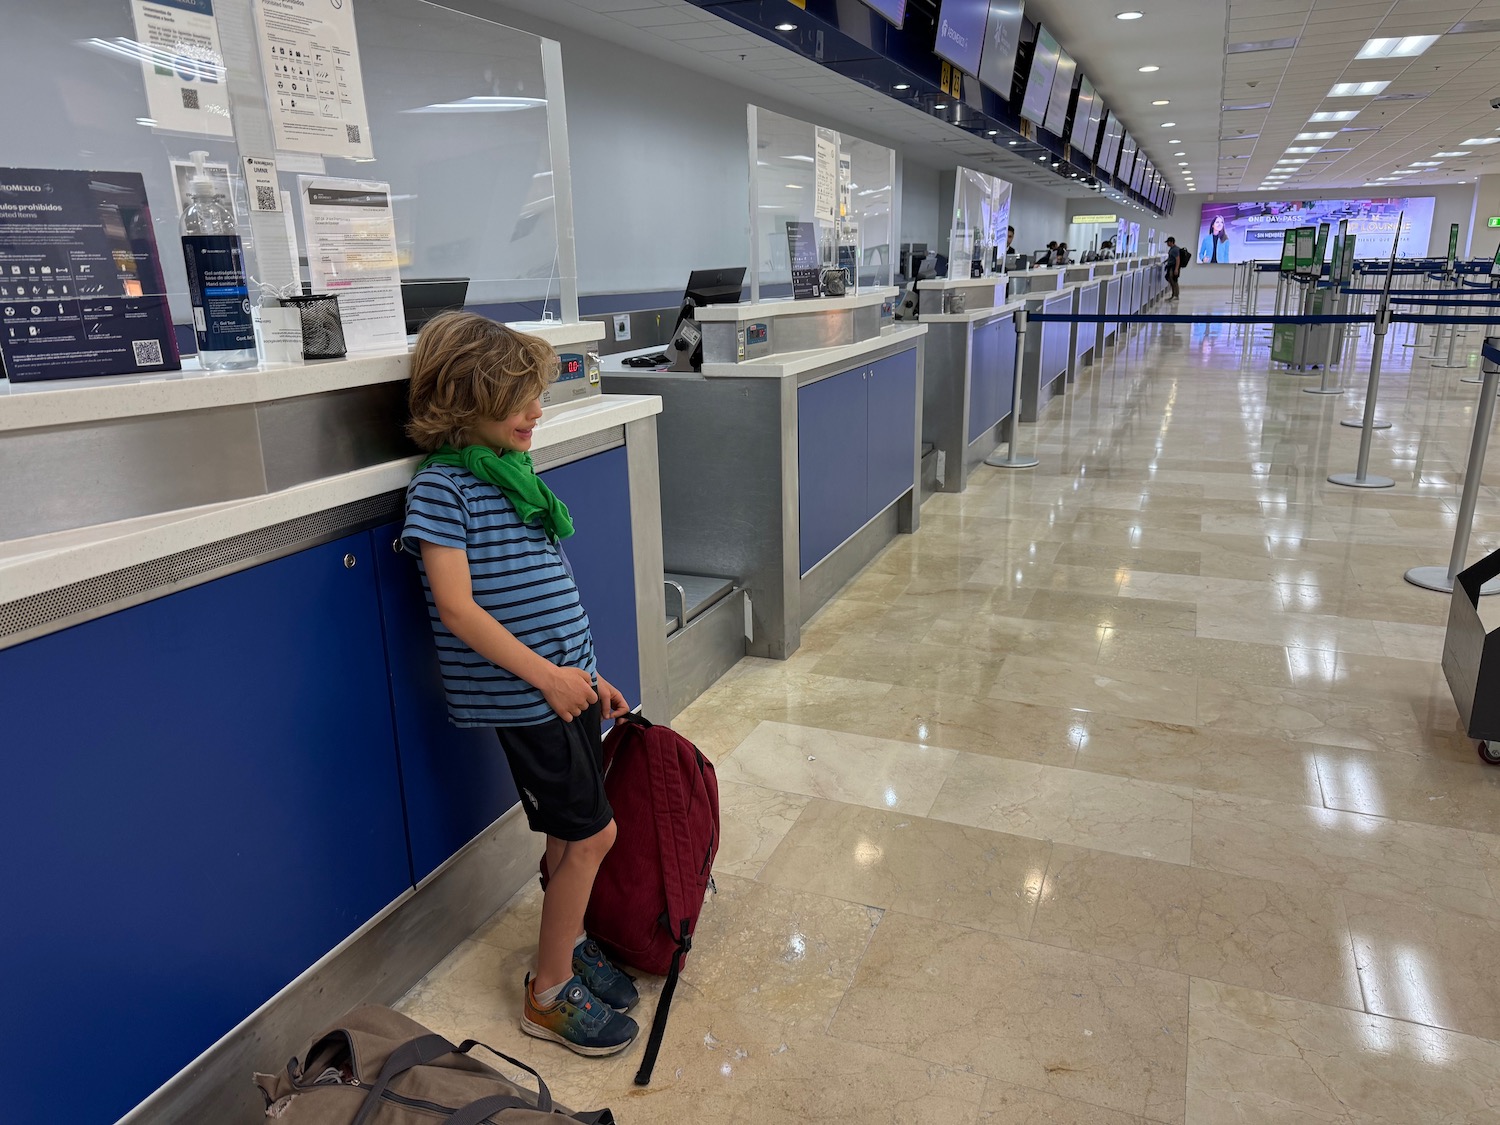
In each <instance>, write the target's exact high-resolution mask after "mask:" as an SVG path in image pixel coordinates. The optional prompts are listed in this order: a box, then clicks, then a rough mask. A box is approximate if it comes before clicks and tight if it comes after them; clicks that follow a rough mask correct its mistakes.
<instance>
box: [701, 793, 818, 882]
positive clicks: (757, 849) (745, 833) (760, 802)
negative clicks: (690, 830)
mask: <svg viewBox="0 0 1500 1125" xmlns="http://www.w3.org/2000/svg"><path fill="white" fill-rule="evenodd" d="M809 800H811V798H809V797H803V796H800V795H798V794H796V793H784V792H782V791H781V790H779V789H762V788H761V787H759V786H756V785H741V784H740V783H739V782H735V781H725V780H723V779H722V778H721V779H720V780H719V831H720V837H719V853H718V855H717V856H716V857H715V858H714V872H715V874H727V875H741V876H743V877H744V878H746V879H753V878H755V876H756V875H757V874H759V873H760V869H761V868H762V867H764V866H765V865H766V860H768V859H770V858H771V853H772V852H774V851H775V850H776V847H777V845H778V844H780V843H781V841H782V839H784V838H785V836H786V834H787V833H788V832H790V831H791V829H792V825H794V824H796V823H797V818H798V817H799V816H801V815H802V810H803V809H804V808H806V807H807V804H808V801H809Z"/></svg>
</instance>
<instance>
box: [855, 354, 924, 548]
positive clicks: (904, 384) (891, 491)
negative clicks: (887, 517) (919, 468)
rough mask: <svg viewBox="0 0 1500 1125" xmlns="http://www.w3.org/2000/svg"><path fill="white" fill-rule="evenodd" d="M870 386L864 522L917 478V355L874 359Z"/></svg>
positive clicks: (896, 497)
mask: <svg viewBox="0 0 1500 1125" xmlns="http://www.w3.org/2000/svg"><path fill="white" fill-rule="evenodd" d="M867 385H868V387H869V414H868V417H869V427H870V432H869V438H868V444H867V449H868V453H867V455H866V458H865V461H866V464H867V465H868V466H869V484H868V486H867V490H866V502H865V518H864V519H863V520H861V521H860V526H861V527H863V526H864V524H865V522H866V521H868V520H871V519H874V518H875V517H876V516H877V515H879V514H880V513H881V512H883V511H885V509H886V508H888V507H889V506H890V505H892V504H894V503H895V502H896V501H897V500H898V499H900V498H901V497H902V496H904V495H905V494H906V493H908V492H910V491H911V488H912V484H913V482H914V480H915V479H916V478H915V473H916V460H917V458H916V452H917V451H916V430H917V415H916V410H917V353H916V351H915V350H913V351H909V352H897V353H896V354H895V355H893V356H887V357H886V358H885V359H881V360H876V362H875V364H874V367H873V368H872V369H871V372H870V378H869V380H868V383H867Z"/></svg>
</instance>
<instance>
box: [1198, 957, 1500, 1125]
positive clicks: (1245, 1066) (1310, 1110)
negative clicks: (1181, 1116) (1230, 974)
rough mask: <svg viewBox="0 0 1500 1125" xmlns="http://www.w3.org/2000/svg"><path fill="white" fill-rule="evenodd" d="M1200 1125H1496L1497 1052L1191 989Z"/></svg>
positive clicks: (1332, 1014)
mask: <svg viewBox="0 0 1500 1125" xmlns="http://www.w3.org/2000/svg"><path fill="white" fill-rule="evenodd" d="M1191 1024H1192V1030H1191V1033H1190V1039H1191V1049H1190V1051H1189V1058H1188V1080H1187V1120H1188V1121H1190V1122H1192V1123H1193V1125H1287V1123H1290V1122H1297V1123H1298V1125H1303V1123H1307V1125H1352V1123H1354V1122H1372V1123H1381V1125H1407V1123H1411V1125H1417V1123H1427V1122H1432V1123H1438V1122H1442V1123H1445V1125H1481V1123H1483V1122H1489V1121H1493V1120H1494V1119H1495V1114H1496V1110H1497V1105H1500V1102H1497V1099H1496V1093H1495V1092H1496V1090H1500V1044H1495V1043H1490V1042H1487V1041H1485V1040H1482V1039H1475V1038H1472V1037H1470V1036H1465V1035H1457V1034H1454V1033H1453V1032H1450V1031H1439V1030H1436V1029H1434V1028H1430V1027H1422V1026H1420V1025H1418V1024H1411V1023H1403V1022H1402V1021H1400V1020H1392V1019H1386V1018H1384V1017H1382V1016H1373V1015H1369V1014H1366V1013H1362V1012H1350V1011H1346V1010H1344V1009H1341V1008H1331V1007H1326V1006H1323V1005H1319V1004H1312V1003H1309V1002H1307V1001H1305V1000H1293V999H1287V998H1284V997H1278V996H1272V995H1269V994H1267V993H1264V992H1258V991H1252V990H1250V989H1244V988H1235V987H1232V986H1230V985H1223V984H1217V983H1215V982H1212V981H1206V980H1194V981H1193V989H1192V1017H1191Z"/></svg>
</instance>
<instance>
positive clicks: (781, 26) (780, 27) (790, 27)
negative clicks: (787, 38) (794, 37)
mask: <svg viewBox="0 0 1500 1125" xmlns="http://www.w3.org/2000/svg"><path fill="white" fill-rule="evenodd" d="M776 30H777V31H796V30H797V25H796V24H794V23H778V24H777V25H776Z"/></svg>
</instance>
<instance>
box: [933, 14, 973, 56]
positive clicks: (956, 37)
mask: <svg viewBox="0 0 1500 1125" xmlns="http://www.w3.org/2000/svg"><path fill="white" fill-rule="evenodd" d="M938 38H939V39H948V40H951V41H952V42H953V43H954V44H956V45H957V46H958V47H961V48H962V49H963V50H965V51H967V50H968V49H969V37H968V36H967V35H964V34H962V33H961V32H960V31H959V30H958V28H956V27H954V26H953V25H952V24H951V23H949V22H948V21H947V20H944V21H943V22H942V24H941V25H939V27H938Z"/></svg>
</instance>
